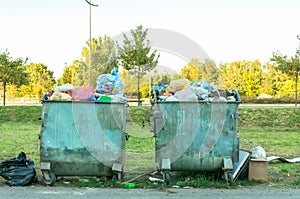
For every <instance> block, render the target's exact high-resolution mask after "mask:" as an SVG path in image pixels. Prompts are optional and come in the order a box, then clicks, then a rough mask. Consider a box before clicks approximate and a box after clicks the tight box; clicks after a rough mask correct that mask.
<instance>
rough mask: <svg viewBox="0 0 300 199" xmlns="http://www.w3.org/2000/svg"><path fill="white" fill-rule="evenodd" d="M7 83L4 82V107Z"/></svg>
mask: <svg viewBox="0 0 300 199" xmlns="http://www.w3.org/2000/svg"><path fill="white" fill-rule="evenodd" d="M5 95H6V82H3V106H5Z"/></svg>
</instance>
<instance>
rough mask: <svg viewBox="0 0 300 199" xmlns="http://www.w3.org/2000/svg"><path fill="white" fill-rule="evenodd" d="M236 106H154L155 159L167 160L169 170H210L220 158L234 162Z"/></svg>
mask: <svg viewBox="0 0 300 199" xmlns="http://www.w3.org/2000/svg"><path fill="white" fill-rule="evenodd" d="M237 108H238V103H226V104H225V103H224V104H221V103H215V104H214V103H184V102H180V103H178V102H162V103H158V104H157V107H156V111H157V112H159V113H160V114H161V116H159V117H160V118H163V119H160V120H159V121H157V120H156V122H157V123H160V124H159V125H156V126H160V128H157V132H156V142H155V146H156V154H155V160H156V162H157V163H158V164H159V165H161V161H162V159H166V158H167V159H170V160H171V169H172V170H194V171H214V170H217V169H221V168H222V166H223V158H224V157H230V158H232V159H233V161H236V160H238V157H236V151H237V152H238V138H237V137H236V133H237V131H236V117H237Z"/></svg>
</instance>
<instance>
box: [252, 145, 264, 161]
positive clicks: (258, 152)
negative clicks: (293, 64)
mask: <svg viewBox="0 0 300 199" xmlns="http://www.w3.org/2000/svg"><path fill="white" fill-rule="evenodd" d="M251 152H252V154H251V156H250V157H251V158H254V159H266V158H267V154H266V151H265V150H264V148H262V147H261V146H257V147H254V148H252V149H251Z"/></svg>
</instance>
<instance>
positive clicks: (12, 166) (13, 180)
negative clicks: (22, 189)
mask: <svg viewBox="0 0 300 199" xmlns="http://www.w3.org/2000/svg"><path fill="white" fill-rule="evenodd" d="M0 176H2V177H3V178H4V179H5V180H6V183H7V184H8V185H9V186H26V185H29V184H31V183H33V182H35V181H36V180H37V176H36V171H35V168H34V162H33V161H32V160H27V159H26V154H25V153H24V152H21V153H20V154H19V155H18V156H17V157H16V158H11V159H8V160H4V161H2V162H1V163H0Z"/></svg>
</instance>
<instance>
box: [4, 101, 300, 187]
mask: <svg viewBox="0 0 300 199" xmlns="http://www.w3.org/2000/svg"><path fill="white" fill-rule="evenodd" d="M41 109H42V107H41V106H24V107H22V106H7V107H0V135H1V136H0V151H1V153H0V161H2V160H6V159H8V158H12V157H15V156H16V155H18V153H19V152H21V151H24V152H25V153H26V155H27V157H28V158H29V159H32V160H34V162H35V164H36V168H37V170H39V163H40V162H39V139H38V134H39V130H40V125H41V124H40V121H39V120H38V118H39V117H40V116H41ZM239 113H240V117H239V121H238V129H239V133H238V136H239V137H240V148H241V149H245V150H250V149H251V148H253V147H256V146H258V145H260V146H262V147H263V148H264V149H265V150H266V152H267V155H268V156H271V155H276V156H281V157H285V158H294V157H299V156H300V147H299V146H300V122H299V121H300V109H299V108H295V107H284V108H282V107H280V108H279V107H277V108H273V107H240V108H239ZM148 115H149V107H146V108H140V107H129V111H128V118H129V119H130V122H128V123H127V132H128V133H129V135H130V137H129V140H128V141H127V142H126V155H125V163H126V164H125V173H126V174H127V176H126V175H125V177H126V178H127V180H128V179H130V178H132V177H134V176H136V175H139V174H141V173H144V172H148V171H153V170H155V168H156V166H155V164H154V162H155V161H154V152H155V151H154V150H155V146H154V141H155V139H154V137H153V134H152V133H151V132H150V130H151V129H152V127H150V126H149V118H148ZM299 164H300V163H295V164H288V163H282V162H279V161H272V162H270V163H269V168H268V170H269V181H268V183H269V184H271V185H273V186H288V187H298V188H299V187H300V166H299ZM148 177H149V176H143V177H141V178H139V179H137V180H135V182H136V184H137V187H141V188H153V187H154V188H156V187H157V188H158V187H159V188H163V187H166V185H164V184H159V183H152V182H150V181H149V180H148ZM258 183H264V182H259V181H247V180H239V181H237V182H236V183H235V186H238V185H242V186H251V185H253V184H258ZM0 184H1V183H0ZM57 184H58V185H61V186H80V187H81V186H90V187H122V184H120V183H112V182H110V181H103V180H102V179H98V178H64V179H62V180H59V181H58V182H57ZM173 185H177V186H180V187H184V186H192V187H216V188H218V187H228V184H227V183H226V182H225V181H224V180H223V179H222V178H221V177H220V176H219V175H218V174H205V173H188V172H172V181H171V185H170V186H173Z"/></svg>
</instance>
